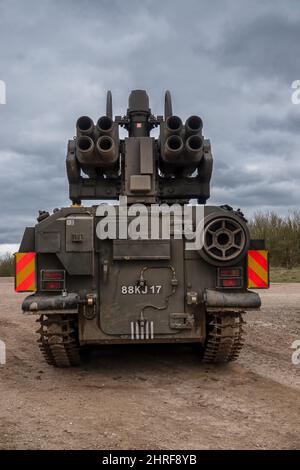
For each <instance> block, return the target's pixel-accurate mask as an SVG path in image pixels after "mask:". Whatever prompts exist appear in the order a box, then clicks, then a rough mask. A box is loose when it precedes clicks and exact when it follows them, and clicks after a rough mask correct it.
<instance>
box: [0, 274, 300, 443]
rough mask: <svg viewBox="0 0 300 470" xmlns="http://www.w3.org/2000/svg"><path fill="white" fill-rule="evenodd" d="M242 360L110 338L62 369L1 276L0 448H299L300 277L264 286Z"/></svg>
mask: <svg viewBox="0 0 300 470" xmlns="http://www.w3.org/2000/svg"><path fill="white" fill-rule="evenodd" d="M261 294H262V300H263V307H262V309H261V311H260V312H255V313H248V314H247V315H246V317H245V319H246V320H247V325H245V329H246V331H247V341H246V344H245V347H244V350H243V352H242V354H241V357H240V359H239V361H238V362H236V363H233V364H229V365H225V366H207V365H203V364H201V363H200V362H199V360H198V357H197V354H196V352H195V350H193V349H192V348H191V347H190V346H183V345H171V346H169V345H164V346H157V345H146V346H138V347H135V346H126V345H124V346H106V347H101V348H99V349H97V350H94V351H93V352H91V353H90V354H89V355H88V356H86V357H85V359H84V363H83V365H82V366H81V367H79V368H75V369H68V370H61V369H54V368H52V367H50V366H48V365H47V364H45V363H44V362H43V359H42V357H41V355H40V353H39V350H38V347H37V344H36V334H35V330H36V329H37V325H36V324H35V318H34V317H24V316H22V314H21V310H20V307H21V301H22V298H23V297H24V296H23V295H20V294H19V295H17V294H15V293H14V291H13V280H12V279H10V278H2V279H0V339H1V340H3V341H5V343H6V346H7V363H6V365H2V366H0V423H1V433H0V449H76V448H80V449H111V448H113V449H215V448H217V449H237V448H239V449H279V448H284V449H297V448H298V449H299V448H300V435H299V429H300V393H299V391H300V364H299V365H293V364H292V362H291V355H292V352H293V351H292V349H291V344H292V342H293V341H294V340H295V339H300V284H273V285H272V287H271V289H270V290H269V291H262V292H261Z"/></svg>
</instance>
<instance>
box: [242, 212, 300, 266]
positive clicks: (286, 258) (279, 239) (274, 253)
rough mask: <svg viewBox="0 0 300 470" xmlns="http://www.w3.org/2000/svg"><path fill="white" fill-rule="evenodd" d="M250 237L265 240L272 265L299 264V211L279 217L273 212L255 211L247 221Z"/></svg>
mask: <svg viewBox="0 0 300 470" xmlns="http://www.w3.org/2000/svg"><path fill="white" fill-rule="evenodd" d="M249 229H250V233H251V237H252V238H263V239H265V240H266V248H267V249H268V250H270V257H271V263H272V266H278V267H279V266H280V267H284V268H287V269H291V268H293V267H295V266H300V212H293V213H291V214H289V215H287V216H285V217H281V216H279V215H277V214H275V212H266V213H261V212H257V213H256V214H255V215H254V217H253V219H252V220H251V221H250V222H249Z"/></svg>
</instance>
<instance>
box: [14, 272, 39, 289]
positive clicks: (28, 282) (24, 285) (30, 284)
mask: <svg viewBox="0 0 300 470" xmlns="http://www.w3.org/2000/svg"><path fill="white" fill-rule="evenodd" d="M34 286H35V272H33V273H31V274H29V276H28V277H26V279H25V280H24V281H23V282H21V284H19V285H18V288H17V289H18V290H20V291H21V290H32V289H33V290H34Z"/></svg>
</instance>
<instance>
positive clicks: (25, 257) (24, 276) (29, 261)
mask: <svg viewBox="0 0 300 470" xmlns="http://www.w3.org/2000/svg"><path fill="white" fill-rule="evenodd" d="M15 256H16V284H15V286H16V287H15V290H16V291H17V292H24V291H31V292H32V291H35V290H36V275H35V274H36V272H35V271H36V264H35V261H36V253H35V252H29V253H16V255H15Z"/></svg>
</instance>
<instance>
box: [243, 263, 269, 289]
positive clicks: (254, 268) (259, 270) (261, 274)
mask: <svg viewBox="0 0 300 470" xmlns="http://www.w3.org/2000/svg"><path fill="white" fill-rule="evenodd" d="M248 267H249V269H251V270H252V271H253V272H255V273H256V274H257V275H258V276H259V277H260V278H261V279H262V280H263V281H264V282H266V283H267V282H268V271H267V270H266V269H264V268H263V267H262V266H261V265H260V264H258V263H257V262H256V261H255V259H253V258H251V257H250V258H249V259H248ZM267 269H268V268H267Z"/></svg>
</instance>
